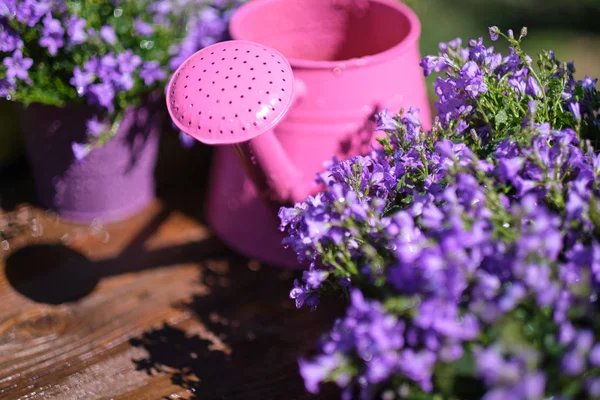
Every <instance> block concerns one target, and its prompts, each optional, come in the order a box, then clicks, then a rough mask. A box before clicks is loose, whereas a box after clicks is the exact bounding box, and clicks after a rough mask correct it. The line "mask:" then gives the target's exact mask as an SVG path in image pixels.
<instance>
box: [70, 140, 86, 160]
mask: <svg viewBox="0 0 600 400" xmlns="http://www.w3.org/2000/svg"><path fill="white" fill-rule="evenodd" d="M71 148H72V149H73V155H74V156H75V159H76V160H77V161H82V160H83V159H84V158H85V157H87V155H88V154H90V151H91V148H90V146H89V145H87V144H82V143H73V144H72V145H71Z"/></svg>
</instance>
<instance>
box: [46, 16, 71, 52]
mask: <svg viewBox="0 0 600 400" xmlns="http://www.w3.org/2000/svg"><path fill="white" fill-rule="evenodd" d="M64 34H65V30H64V29H63V27H62V25H61V24H60V21H59V20H57V19H54V18H52V16H51V15H50V14H48V15H47V16H46V17H45V18H44V29H43V35H42V38H41V39H40V46H42V47H45V48H47V49H48V52H49V53H50V54H51V55H53V56H54V55H56V53H57V52H58V49H60V48H61V47H63V46H64V44H65V41H64Z"/></svg>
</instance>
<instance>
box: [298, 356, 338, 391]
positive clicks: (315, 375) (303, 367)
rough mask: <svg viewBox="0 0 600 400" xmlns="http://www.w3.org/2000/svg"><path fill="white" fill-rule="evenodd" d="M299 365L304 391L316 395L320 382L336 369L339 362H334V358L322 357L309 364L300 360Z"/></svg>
mask: <svg viewBox="0 0 600 400" xmlns="http://www.w3.org/2000/svg"><path fill="white" fill-rule="evenodd" d="M299 365H300V375H301V376H302V379H304V385H305V387H306V390H308V391H309V392H310V393H315V394H316V393H318V392H319V386H320V384H321V382H323V381H324V380H325V379H326V378H327V377H328V376H329V374H331V372H332V371H334V370H335V369H336V368H337V367H338V365H339V361H338V360H336V357H335V356H331V355H322V356H319V357H317V358H316V359H313V360H311V361H310V362H309V361H306V360H300V361H299Z"/></svg>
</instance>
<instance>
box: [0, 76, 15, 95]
mask: <svg viewBox="0 0 600 400" xmlns="http://www.w3.org/2000/svg"><path fill="white" fill-rule="evenodd" d="M15 89H16V86H15V84H14V82H11V81H9V80H8V79H6V78H2V79H0V97H8V96H9V95H10V92H11V91H12V90H15Z"/></svg>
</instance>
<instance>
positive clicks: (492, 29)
mask: <svg viewBox="0 0 600 400" xmlns="http://www.w3.org/2000/svg"><path fill="white" fill-rule="evenodd" d="M489 32H490V39H492V41H493V42H495V41H496V40H498V34H499V32H500V30H499V29H498V27H497V26H490V28H489Z"/></svg>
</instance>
